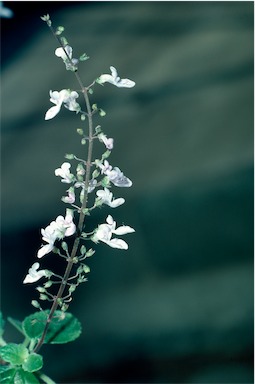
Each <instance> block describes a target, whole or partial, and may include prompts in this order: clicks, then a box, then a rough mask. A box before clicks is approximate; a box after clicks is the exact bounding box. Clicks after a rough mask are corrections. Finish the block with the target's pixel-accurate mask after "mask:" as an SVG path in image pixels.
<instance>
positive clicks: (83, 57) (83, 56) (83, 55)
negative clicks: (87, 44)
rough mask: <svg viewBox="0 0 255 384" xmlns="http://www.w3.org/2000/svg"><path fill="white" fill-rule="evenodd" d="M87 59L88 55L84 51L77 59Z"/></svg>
mask: <svg viewBox="0 0 255 384" xmlns="http://www.w3.org/2000/svg"><path fill="white" fill-rule="evenodd" d="M88 59H89V56H88V55H87V54H86V53H83V54H82V55H81V56H80V57H79V60H80V61H85V60H88Z"/></svg>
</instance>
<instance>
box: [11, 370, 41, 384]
mask: <svg viewBox="0 0 255 384" xmlns="http://www.w3.org/2000/svg"><path fill="white" fill-rule="evenodd" d="M6 384H7V383H6ZM8 384H39V381H38V380H37V378H36V377H35V376H34V375H33V374H32V373H30V372H25V371H23V369H21V368H20V369H19V370H17V371H16V375H15V377H14V381H11V382H10V383H8Z"/></svg>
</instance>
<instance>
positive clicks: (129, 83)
mask: <svg viewBox="0 0 255 384" xmlns="http://www.w3.org/2000/svg"><path fill="white" fill-rule="evenodd" d="M116 86H117V87H119V88H132V87H134V86H135V82H134V81H133V80H129V79H121V80H120V81H118V83H117V84H116Z"/></svg>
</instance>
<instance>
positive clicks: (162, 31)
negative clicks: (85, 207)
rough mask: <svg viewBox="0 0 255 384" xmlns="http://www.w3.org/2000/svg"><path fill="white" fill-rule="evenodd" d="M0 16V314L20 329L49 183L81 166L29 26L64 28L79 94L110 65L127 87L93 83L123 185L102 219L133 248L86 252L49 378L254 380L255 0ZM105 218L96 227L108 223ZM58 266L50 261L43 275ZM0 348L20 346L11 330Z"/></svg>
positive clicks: (55, 7) (67, 382)
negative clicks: (51, 114) (67, 337)
mask: <svg viewBox="0 0 255 384" xmlns="http://www.w3.org/2000/svg"><path fill="white" fill-rule="evenodd" d="M4 5H5V6H6V7H9V8H10V9H11V10H12V11H13V17H12V18H3V19H2V20H1V40H2V41H1V51H2V52H1V72H2V76H1V95H2V100H1V154H2V159H1V160H2V161H1V236H2V244H1V248H2V249H1V260H2V262H1V280H2V289H1V307H2V311H3V313H4V316H5V317H7V316H12V317H14V318H17V319H20V320H22V319H23V318H24V317H25V316H27V315H28V314H30V313H31V312H33V307H31V305H30V302H31V299H35V298H37V293H36V291H35V289H34V288H35V287H34V286H24V285H23V284H22V281H23V279H24V276H25V275H26V273H27V270H28V268H29V267H30V266H31V264H32V263H33V262H35V261H36V259H35V255H36V252H37V250H38V248H39V247H40V244H41V236H40V228H44V227H45V226H47V225H48V224H49V223H50V221H52V220H53V219H55V218H56V216H58V215H59V214H64V212H65V204H64V203H62V202H61V200H60V198H61V196H63V195H65V190H66V186H65V185H63V184H62V183H61V182H60V179H59V178H56V177H55V175H54V170H55V169H56V168H58V167H59V166H60V165H61V164H62V162H63V161H64V155H65V153H75V154H77V155H82V150H84V148H81V146H80V139H79V137H78V135H77V134H76V133H75V132H76V128H78V127H80V126H81V122H80V119H79V117H76V116H75V114H74V113H71V112H69V111H67V110H65V109H64V108H62V110H61V113H60V114H59V115H57V116H56V117H55V118H54V119H53V120H49V121H45V120H44V115H45V112H46V111H47V109H48V108H50V107H51V106H52V104H51V103H50V101H49V91H50V90H51V89H52V90H60V89H63V88H73V89H75V88H76V87H77V85H76V82H75V78H74V76H73V74H72V73H71V72H70V71H68V72H67V71H66V70H65V67H64V65H63V63H62V61H61V59H58V58H57V57H56V56H55V55H54V51H55V49H56V47H57V45H56V41H55V40H54V38H53V36H52V35H51V33H50V31H49V29H48V28H47V26H46V24H45V23H44V22H42V21H41V20H40V16H42V15H44V14H47V13H50V15H51V19H52V20H53V23H54V26H55V27H57V26H58V25H63V26H64V27H65V33H64V35H65V36H66V37H67V39H68V41H69V43H70V45H71V46H72V47H73V50H74V52H73V56H74V57H78V56H79V55H80V54H82V53H83V52H86V53H87V54H88V55H89V56H90V59H89V60H88V61H86V62H85V63H82V64H81V65H80V75H81V77H82V79H83V80H84V83H85V84H90V82H91V81H93V80H94V79H95V78H96V77H97V76H99V75H100V74H101V73H109V67H110V65H113V66H115V67H116V68H117V69H118V72H119V74H120V76H121V77H124V78H125V77H127V78H130V79H132V80H135V81H136V84H137V85H136V87H135V88H132V89H118V88H116V87H114V86H111V85H110V84H108V85H106V86H105V87H100V86H97V87H96V88H95V92H94V95H93V96H92V98H91V99H92V102H96V103H97V104H98V106H100V107H101V108H103V109H104V110H105V111H106V112H107V115H106V117H105V118H103V119H101V120H100V124H101V125H102V128H103V130H104V131H105V133H106V134H107V135H108V137H114V139H115V148H114V150H113V152H112V155H111V164H113V165H116V166H118V167H120V169H121V170H123V172H124V173H125V174H126V175H127V176H128V177H129V178H130V179H131V180H132V181H133V187H132V188H130V189H118V188H115V189H113V193H114V196H115V197H121V196H122V197H124V198H125V199H126V204H125V205H124V206H121V207H119V208H118V209H117V210H115V211H114V212H113V213H112V212H111V213H112V214H113V216H114V218H115V219H116V221H117V222H118V224H122V223H125V224H126V225H130V226H132V227H134V228H135V229H136V233H135V234H132V235H126V236H125V240H126V241H127V242H128V244H129V250H128V251H120V250H114V249H110V248H109V247H107V246H106V245H104V244H99V245H98V246H96V254H95V256H94V257H93V258H91V259H90V260H89V266H90V268H91V272H90V274H89V281H88V283H86V284H84V285H82V286H80V287H79V289H78V290H77V291H76V292H75V295H74V300H73V303H72V306H71V307H70V311H71V312H72V313H73V314H74V315H75V316H76V317H78V318H79V320H80V321H81V323H82V326H83V333H82V335H81V337H80V338H79V339H78V340H76V341H75V342H73V343H70V344H66V345H64V346H61V345H60V346H57V345H55V346H50V347H48V346H45V347H44V352H45V358H44V359H45V372H46V373H47V374H48V375H49V376H52V378H53V379H55V380H56V382H57V383H63V384H71V383H218V384H219V383H252V382H253V233H254V231H253V185H254V184H253V176H254V171H253V159H254V158H253V143H254V141H253V104H254V100H253V94H254V93H253V92H254V90H253V84H254V83H253V54H254V52H253V2H242V1H240V2H238V1H237V2H156V1H155V2H71V1H64V2H4ZM108 213H109V210H108V209H107V208H103V209H102V210H98V211H97V212H95V214H94V215H93V217H91V225H92V226H93V225H94V226H96V225H97V224H98V223H100V222H103V221H104V220H105V217H106V216H107V214H108ZM58 261H59V260H58V259H57V257H56V256H54V255H48V256H46V257H45V258H44V259H43V260H42V265H43V266H44V267H45V266H47V265H48V264H47V263H49V262H52V263H56V262H58ZM6 339H7V340H8V341H12V342H14V341H16V342H18V341H19V340H20V338H19V335H18V334H17V333H16V331H15V330H13V329H12V327H11V326H7V330H6Z"/></svg>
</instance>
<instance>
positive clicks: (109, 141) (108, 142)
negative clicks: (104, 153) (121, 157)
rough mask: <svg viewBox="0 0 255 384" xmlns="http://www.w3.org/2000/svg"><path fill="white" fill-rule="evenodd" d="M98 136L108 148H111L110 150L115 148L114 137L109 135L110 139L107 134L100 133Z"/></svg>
mask: <svg viewBox="0 0 255 384" xmlns="http://www.w3.org/2000/svg"><path fill="white" fill-rule="evenodd" d="M98 138H99V140H100V141H102V142H103V143H104V145H105V146H106V148H107V149H109V150H112V149H113V139H112V138H111V137H109V139H108V138H107V136H106V135H105V134H103V133H100V134H99V135H98Z"/></svg>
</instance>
